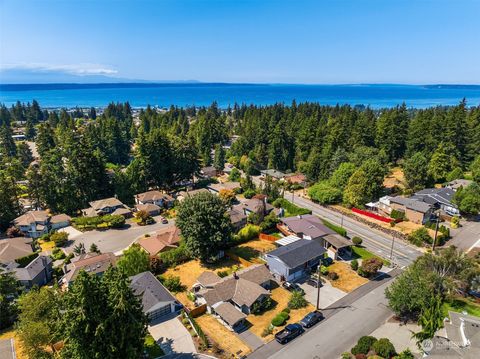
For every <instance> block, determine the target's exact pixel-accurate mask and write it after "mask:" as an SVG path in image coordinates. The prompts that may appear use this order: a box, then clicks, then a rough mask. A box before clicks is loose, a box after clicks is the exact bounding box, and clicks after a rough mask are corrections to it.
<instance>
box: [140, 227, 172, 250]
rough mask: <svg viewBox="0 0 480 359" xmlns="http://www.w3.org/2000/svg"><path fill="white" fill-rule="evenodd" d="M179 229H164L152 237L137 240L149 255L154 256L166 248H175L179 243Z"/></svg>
mask: <svg viewBox="0 0 480 359" xmlns="http://www.w3.org/2000/svg"><path fill="white" fill-rule="evenodd" d="M180 239H181V238H180V229H179V228H178V227H176V226H171V227H165V228H162V229H160V230H158V231H157V234H156V236H154V237H144V238H141V239H140V240H138V244H140V245H141V246H142V248H143V249H145V250H146V251H147V252H148V253H149V254H150V255H152V256H154V255H156V254H157V253H158V252H160V251H162V250H163V249H164V248H166V247H170V248H176V247H177V245H178V243H180Z"/></svg>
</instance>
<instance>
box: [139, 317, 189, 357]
mask: <svg viewBox="0 0 480 359" xmlns="http://www.w3.org/2000/svg"><path fill="white" fill-rule="evenodd" d="M148 331H149V332H150V334H151V335H152V337H153V339H155V341H156V342H157V343H158V345H160V347H161V348H162V350H163V351H164V352H165V354H176V353H196V352H197V350H196V348H195V345H194V344H193V339H192V337H191V335H190V333H189V332H188V330H187V329H186V328H185V327H184V326H183V324H182V323H181V322H180V320H179V319H178V318H177V317H173V318H171V319H168V320H165V321H163V322H161V323H159V324H154V325H149V326H148Z"/></svg>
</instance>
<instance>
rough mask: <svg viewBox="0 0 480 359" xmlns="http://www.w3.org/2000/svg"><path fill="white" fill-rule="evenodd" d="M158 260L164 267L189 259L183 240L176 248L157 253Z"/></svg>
mask: <svg viewBox="0 0 480 359" xmlns="http://www.w3.org/2000/svg"><path fill="white" fill-rule="evenodd" d="M159 257H160V260H161V261H162V263H163V264H164V265H165V266H166V267H174V266H176V265H178V264H181V263H184V262H186V261H188V260H190V259H191V256H190V254H189V253H188V251H187V248H186V247H185V244H184V243H183V242H181V243H180V245H179V246H178V247H177V248H174V249H171V250H169V251H167V252H163V253H160V254H159Z"/></svg>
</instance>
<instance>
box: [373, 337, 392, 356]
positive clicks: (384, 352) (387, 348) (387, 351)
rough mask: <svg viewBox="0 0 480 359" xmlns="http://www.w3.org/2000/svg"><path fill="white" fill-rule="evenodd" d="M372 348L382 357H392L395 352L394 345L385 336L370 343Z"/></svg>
mask: <svg viewBox="0 0 480 359" xmlns="http://www.w3.org/2000/svg"><path fill="white" fill-rule="evenodd" d="M372 349H373V350H374V351H375V353H377V354H378V355H380V356H381V357H383V358H391V357H393V356H394V355H395V354H396V352H395V347H394V346H393V344H392V343H391V342H390V340H388V339H387V338H380V339H378V340H377V341H376V342H375V343H373V345H372Z"/></svg>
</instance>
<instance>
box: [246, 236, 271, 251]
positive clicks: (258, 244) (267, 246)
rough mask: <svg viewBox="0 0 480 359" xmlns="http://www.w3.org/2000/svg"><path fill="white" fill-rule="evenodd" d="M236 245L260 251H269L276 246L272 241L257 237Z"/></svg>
mask: <svg viewBox="0 0 480 359" xmlns="http://www.w3.org/2000/svg"><path fill="white" fill-rule="evenodd" d="M238 247H248V248H252V249H253V250H255V251H257V252H261V253H265V252H270V251H272V250H274V249H275V248H277V247H276V246H275V244H274V243H273V242H270V241H265V240H261V239H259V238H257V239H254V240H251V241H249V242H246V243H242V244H240V245H239V246H238Z"/></svg>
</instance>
